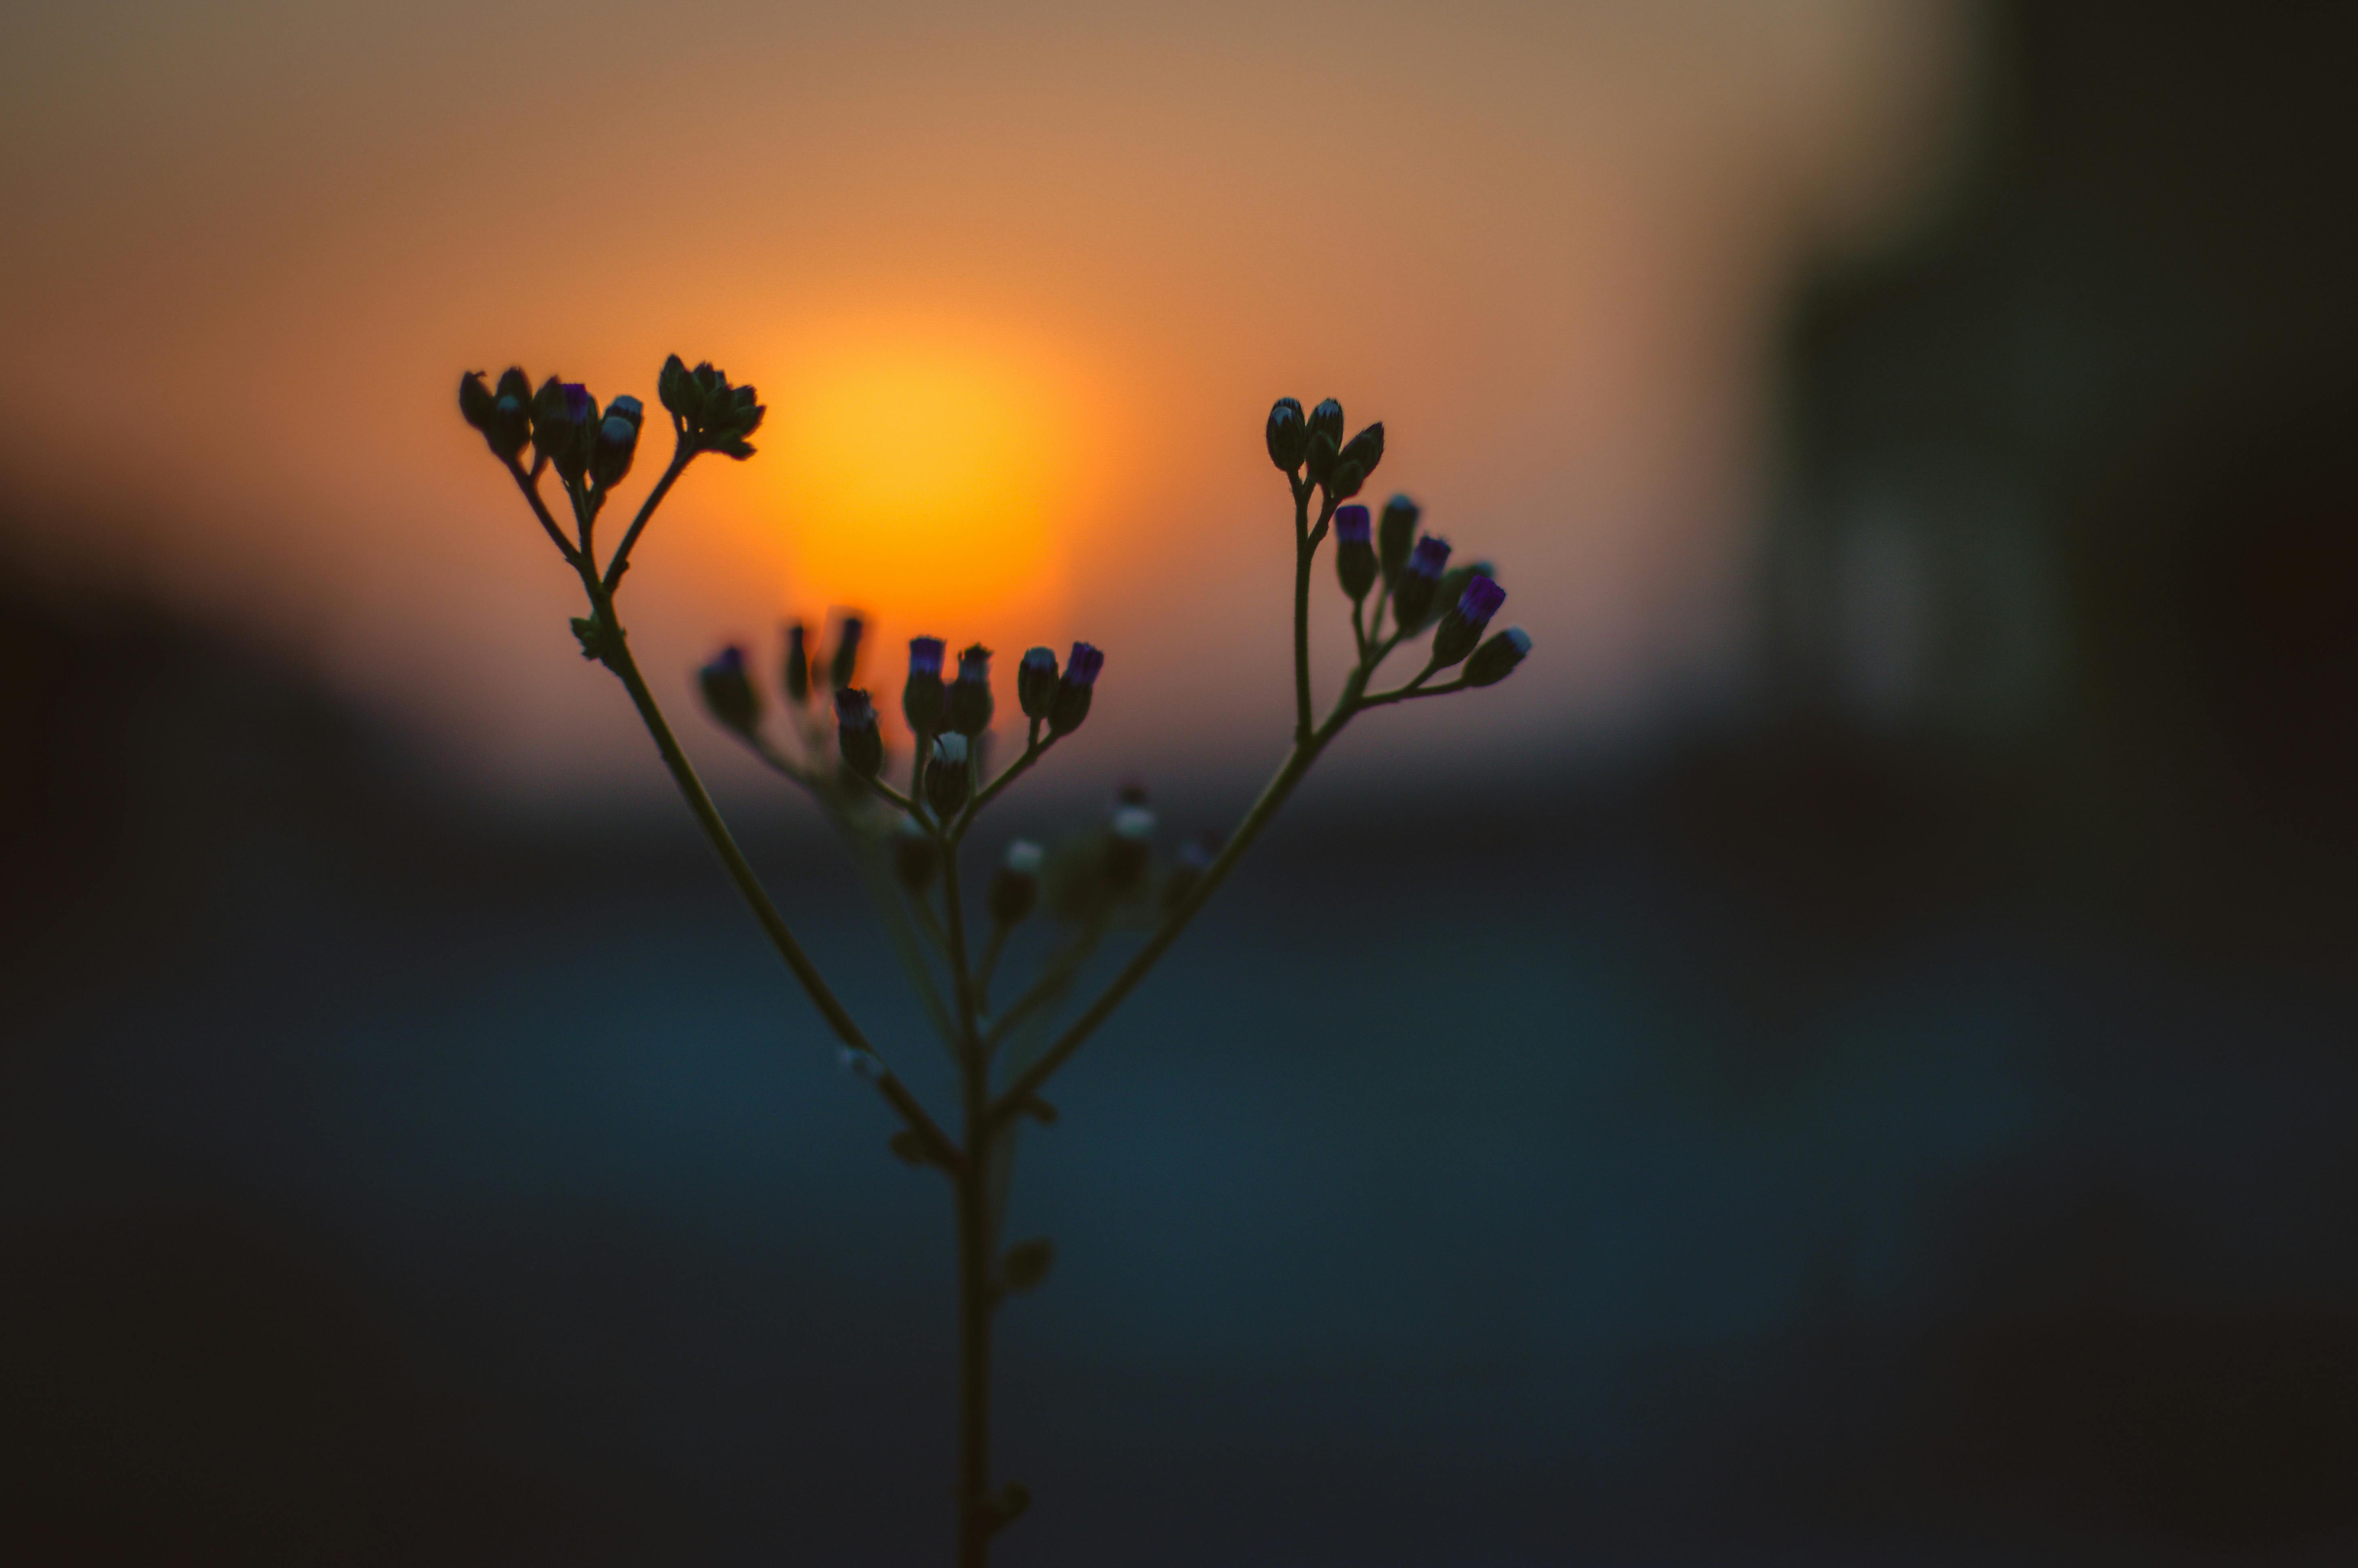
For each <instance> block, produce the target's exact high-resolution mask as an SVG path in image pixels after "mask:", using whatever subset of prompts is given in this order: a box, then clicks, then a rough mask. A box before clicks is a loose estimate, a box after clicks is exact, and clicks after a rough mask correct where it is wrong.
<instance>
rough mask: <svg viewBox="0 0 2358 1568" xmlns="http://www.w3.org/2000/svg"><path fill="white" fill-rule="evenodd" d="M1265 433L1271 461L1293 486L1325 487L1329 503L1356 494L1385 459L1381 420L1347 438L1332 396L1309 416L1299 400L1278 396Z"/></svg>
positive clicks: (1346, 498) (1338, 405)
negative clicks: (1303, 483) (1305, 482)
mask: <svg viewBox="0 0 2358 1568" xmlns="http://www.w3.org/2000/svg"><path fill="white" fill-rule="evenodd" d="M1263 434H1264V437H1265V438H1266V440H1267V442H1268V444H1269V460H1270V461H1271V462H1273V463H1275V464H1276V465H1277V466H1278V469H1279V470H1280V471H1281V472H1282V473H1283V474H1284V475H1285V476H1286V478H1287V479H1289V480H1291V481H1293V482H1294V483H1295V484H1297V485H1299V484H1300V483H1302V482H1303V481H1304V480H1305V479H1306V480H1307V481H1308V482H1310V483H1311V484H1314V485H1323V486H1324V487H1325V491H1326V496H1327V499H1328V500H1329V501H1348V500H1349V499H1350V498H1351V497H1352V496H1355V495H1357V494H1358V493H1359V490H1360V487H1361V486H1363V485H1365V484H1366V483H1367V482H1368V475H1369V474H1372V473H1374V472H1375V471H1376V465H1377V464H1378V463H1379V462H1381V461H1383V460H1384V427H1383V426H1382V424H1381V423H1378V424H1374V425H1370V426H1368V427H1367V428H1366V429H1364V430H1362V431H1360V432H1359V433H1358V434H1357V435H1356V436H1354V437H1352V438H1350V439H1349V440H1347V441H1346V440H1345V439H1344V438H1343V406H1342V405H1341V404H1340V403H1337V402H1336V401H1335V399H1333V398H1331V397H1330V398H1327V399H1326V400H1325V402H1323V403H1321V404H1319V406H1317V407H1315V408H1314V409H1312V410H1311V411H1310V412H1309V414H1308V415H1307V416H1304V415H1303V412H1302V404H1301V401H1300V400H1299V399H1298V398H1293V397H1281V398H1279V399H1278V400H1277V403H1276V405H1275V406H1273V407H1271V409H1270V411H1269V424H1268V426H1267V427H1266V429H1265V431H1264V432H1263Z"/></svg>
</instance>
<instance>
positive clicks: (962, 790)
mask: <svg viewBox="0 0 2358 1568" xmlns="http://www.w3.org/2000/svg"><path fill="white" fill-rule="evenodd" d="M967 756H968V752H967V742H966V737H965V736H963V735H943V736H938V737H936V740H935V741H934V755H933V760H932V761H931V762H927V763H926V764H925V804H926V805H927V806H932V807H933V808H934V815H935V816H936V817H938V818H940V819H941V820H942V821H944V822H947V821H948V820H949V819H950V818H951V817H953V816H957V814H958V809H959V808H960V807H961V806H965V805H966V797H967V790H968V779H967Z"/></svg>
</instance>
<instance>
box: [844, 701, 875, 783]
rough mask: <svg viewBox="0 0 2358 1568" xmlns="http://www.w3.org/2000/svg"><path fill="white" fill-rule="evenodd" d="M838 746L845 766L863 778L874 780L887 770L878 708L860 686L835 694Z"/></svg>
mask: <svg viewBox="0 0 2358 1568" xmlns="http://www.w3.org/2000/svg"><path fill="white" fill-rule="evenodd" d="M835 743H836V748H837V750H838V751H839V752H842V753H843V765H844V766H845V767H847V768H849V769H850V770H851V771H852V773H855V774H857V775H859V776H860V777H861V778H863V779H872V778H874V777H875V776H876V775H877V774H878V773H881V772H882V770H883V767H884V733H883V731H882V730H881V729H879V728H878V726H877V723H876V705H875V704H874V703H872V702H871V701H869V700H868V694H867V693H866V692H864V691H862V690H860V688H859V687H845V688H844V689H843V690H841V691H838V692H837V693H836V694H835Z"/></svg>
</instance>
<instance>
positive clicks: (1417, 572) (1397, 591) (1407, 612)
mask: <svg viewBox="0 0 2358 1568" xmlns="http://www.w3.org/2000/svg"><path fill="white" fill-rule="evenodd" d="M1448 564H1449V541H1448V540H1446V539H1440V538H1435V537H1434V536H1433V535H1431V534H1427V535H1425V536H1424V537H1423V538H1422V539H1419V540H1418V541H1417V542H1416V551H1415V553H1414V554H1413V555H1412V556H1410V557H1409V558H1408V568H1407V569H1406V570H1404V571H1402V572H1401V576H1400V580H1399V581H1397V582H1395V583H1393V584H1392V612H1393V614H1394V616H1395V617H1396V618H1397V619H1398V620H1399V622H1400V626H1401V631H1403V632H1416V631H1421V630H1422V628H1423V626H1424V622H1425V620H1426V618H1427V617H1428V616H1430V615H1431V614H1432V613H1433V599H1434V598H1435V597H1436V596H1437V595H1438V593H1439V591H1440V589H1441V570H1442V568H1444V567H1445V566H1447V565H1448ZM1461 656H1462V655H1461Z"/></svg>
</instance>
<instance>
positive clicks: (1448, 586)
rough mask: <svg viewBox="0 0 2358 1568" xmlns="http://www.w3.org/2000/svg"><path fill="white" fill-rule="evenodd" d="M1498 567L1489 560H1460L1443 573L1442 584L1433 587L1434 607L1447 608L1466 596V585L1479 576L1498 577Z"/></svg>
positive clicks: (1438, 609) (1441, 609)
mask: <svg viewBox="0 0 2358 1568" xmlns="http://www.w3.org/2000/svg"><path fill="white" fill-rule="evenodd" d="M1497 576H1498V568H1496V567H1494V566H1492V565H1491V564H1490V563H1489V562H1487V561H1460V562H1458V563H1457V564H1456V565H1455V566H1454V567H1452V568H1449V569H1448V570H1447V571H1445V572H1443V573H1442V574H1441V586H1440V587H1438V588H1436V589H1433V610H1435V611H1444V610H1447V609H1448V608H1449V607H1450V606H1452V605H1454V604H1455V603H1456V602H1457V601H1458V600H1460V599H1462V598H1464V597H1465V596H1466V586H1467V585H1468V584H1470V583H1471V582H1473V580H1474V579H1476V578H1477V577H1497Z"/></svg>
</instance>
